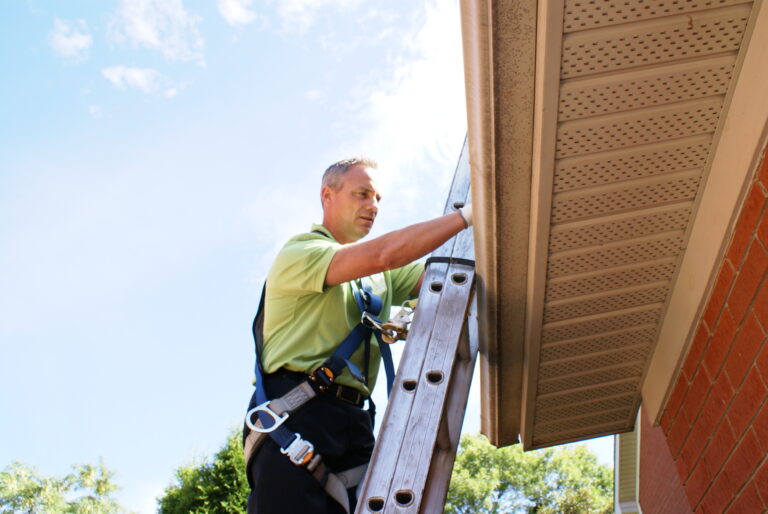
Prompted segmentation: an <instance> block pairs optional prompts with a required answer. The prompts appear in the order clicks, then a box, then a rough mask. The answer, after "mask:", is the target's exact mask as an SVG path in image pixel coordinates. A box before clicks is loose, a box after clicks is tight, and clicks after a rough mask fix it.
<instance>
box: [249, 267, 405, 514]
mask: <svg viewBox="0 0 768 514" xmlns="http://www.w3.org/2000/svg"><path fill="white" fill-rule="evenodd" d="M351 284H352V292H353V294H354V298H355V302H356V304H357V306H358V308H359V309H360V323H358V324H357V325H356V326H355V327H354V328H353V329H352V331H351V332H350V333H349V335H347V337H346V338H345V339H344V340H343V341H342V342H341V344H339V346H338V347H337V348H336V350H335V351H334V352H333V354H332V355H331V356H330V357H329V358H328V359H326V361H325V362H324V363H323V364H322V365H321V366H320V367H319V368H317V369H316V370H315V371H314V372H313V373H312V374H311V375H308V377H307V380H305V381H302V382H300V383H299V384H298V385H297V386H295V387H294V388H293V389H291V390H290V391H288V393H286V394H284V395H283V396H281V397H280V398H275V399H269V398H267V393H266V391H265V389H264V370H263V368H262V364H261V351H262V347H263V342H264V338H263V329H264V296H265V292H266V284H264V288H263V289H262V292H261V300H260V301H259V308H258V310H257V312H256V317H255V318H254V320H253V337H254V341H255V346H256V366H255V369H254V373H255V375H256V381H255V386H256V391H255V396H256V403H257V406H256V407H254V408H252V409H251V410H249V411H248V413H247V414H246V417H245V424H246V425H247V426H248V428H249V429H250V431H249V432H248V434H247V436H246V437H245V440H244V443H243V452H244V455H245V462H246V466H250V461H251V459H252V458H253V457H254V455H255V454H256V451H257V450H258V449H259V447H260V446H261V445H262V444H263V443H264V441H265V440H266V439H265V436H269V437H271V438H272V440H273V441H275V443H276V444H277V445H278V447H279V448H280V452H281V453H282V454H284V455H285V456H286V457H288V459H290V461H291V462H292V463H293V464H295V465H297V466H301V467H304V468H306V469H307V471H308V472H309V473H310V474H311V475H312V476H313V477H314V478H315V479H316V480H317V481H318V482H319V483H320V485H321V486H322V487H323V489H324V490H325V492H326V493H327V494H328V495H329V496H331V497H332V498H333V499H334V500H336V501H337V502H338V503H339V504H340V505H341V506H342V507H344V509H345V511H346V512H347V513H348V512H349V499H348V496H347V489H349V488H351V487H355V486H357V485H359V484H360V482H362V479H363V476H364V475H365V471H366V469H367V467H368V465H367V464H362V465H360V466H357V467H355V468H352V469H348V470H346V471H342V472H337V473H331V472H330V470H329V469H328V468H327V466H326V465H325V464H324V463H323V459H322V456H321V455H320V454H318V453H316V452H315V448H314V445H313V444H312V443H311V442H310V441H307V440H305V439H303V438H302V437H301V434H298V433H296V432H293V431H291V430H290V429H288V427H286V426H285V425H283V423H285V421H286V420H287V419H288V417H289V416H290V415H291V413H293V412H295V411H296V410H298V409H300V408H301V407H302V406H303V405H305V404H306V403H307V402H309V401H310V400H312V399H313V398H314V397H315V396H317V394H318V393H329V392H331V393H333V392H335V394H336V395H337V396H340V395H341V394H345V393H343V392H344V391H349V390H350V389H352V388H345V387H341V386H339V385H337V384H335V383H334V380H335V379H336V377H338V376H339V375H340V374H341V373H342V371H344V368H348V369H349V370H350V373H351V374H352V376H353V377H355V379H357V380H359V381H360V382H362V383H364V384H367V382H368V362H369V356H370V344H371V343H370V339H371V335H372V334H375V335H376V338H377V340H378V342H379V350H380V352H381V357H382V360H383V362H384V371H385V373H386V376H387V395H389V392H390V391H391V390H392V383H393V382H394V377H395V368H394V364H393V362H392V353H391V350H390V348H389V345H388V344H387V343H385V342H383V341H382V329H384V330H385V335H387V336H388V337H389V338H398V337H396V334H395V332H396V331H395V330H394V329H389V328H388V327H387V328H385V326H384V325H385V324H382V322H381V321H380V320H379V319H378V317H377V316H379V314H380V312H381V308H382V301H381V298H380V297H379V296H377V295H376V294H374V293H373V291H372V288H371V286H370V281H369V280H368V279H367V278H366V279H361V284H360V285H358V284H357V283H356V282H355V281H352V283H351ZM361 344H365V350H364V362H365V368H364V369H365V375H363V374H361V373H360V370H359V369H358V368H357V366H356V365H355V364H354V363H352V362H351V361H350V360H349V359H350V358H351V357H352V354H353V353H355V351H356V350H357V349H358V348H359V347H360V345H361ZM363 399H364V397H363V395H362V393H359V397H358V398H357V400H360V401H361V402H362V400H363ZM367 399H368V400H369V402H370V398H367ZM353 400H354V399H349V398H346V401H348V402H350V403H355V402H354V401H353ZM371 405H372V403H371ZM254 416H255V418H256V419H255V420H254ZM248 479H249V480H250V474H249V478H248ZM251 486H253V484H251Z"/></svg>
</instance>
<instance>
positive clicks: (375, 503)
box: [368, 498, 384, 512]
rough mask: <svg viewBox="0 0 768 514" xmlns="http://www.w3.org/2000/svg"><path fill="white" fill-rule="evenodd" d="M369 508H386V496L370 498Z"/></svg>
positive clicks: (374, 510)
mask: <svg viewBox="0 0 768 514" xmlns="http://www.w3.org/2000/svg"><path fill="white" fill-rule="evenodd" d="M368 508H369V509H370V510H372V511H373V512H381V511H382V510H384V498H371V499H370V500H368Z"/></svg>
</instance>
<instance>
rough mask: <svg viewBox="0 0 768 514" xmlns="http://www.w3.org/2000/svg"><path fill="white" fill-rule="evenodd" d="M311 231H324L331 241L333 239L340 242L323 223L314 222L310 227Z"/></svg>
mask: <svg viewBox="0 0 768 514" xmlns="http://www.w3.org/2000/svg"><path fill="white" fill-rule="evenodd" d="M310 231H311V232H322V233H323V234H325V235H326V236H328V237H329V238H330V239H331V241H333V242H334V243H338V241H336V238H335V237H333V234H331V231H330V230H328V229H327V228H325V227H324V226H323V225H321V224H319V223H313V224H312V228H311V229H310Z"/></svg>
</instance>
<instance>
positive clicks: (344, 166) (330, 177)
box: [323, 157, 379, 191]
mask: <svg viewBox="0 0 768 514" xmlns="http://www.w3.org/2000/svg"><path fill="white" fill-rule="evenodd" d="M358 164H359V165H362V166H365V167H366V168H373V169H378V166H379V165H378V164H377V163H376V161H374V160H373V159H369V158H367V157H350V158H349V159H342V160H340V161H339V162H335V163H333V164H331V165H330V166H328V168H327V169H326V170H325V173H323V186H328V187H330V188H331V189H333V190H334V191H338V190H339V189H341V180H342V175H344V174H345V173H346V172H347V171H349V168H351V167H352V166H357V165H358Z"/></svg>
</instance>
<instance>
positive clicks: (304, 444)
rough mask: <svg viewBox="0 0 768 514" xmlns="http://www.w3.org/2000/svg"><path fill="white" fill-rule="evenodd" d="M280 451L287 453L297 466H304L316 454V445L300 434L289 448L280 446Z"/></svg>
mask: <svg viewBox="0 0 768 514" xmlns="http://www.w3.org/2000/svg"><path fill="white" fill-rule="evenodd" d="M280 453H282V454H283V455H287V456H288V458H289V459H290V460H291V462H293V463H294V464H296V465H297V466H304V465H306V464H307V463H308V462H309V461H311V460H312V457H313V456H314V455H315V446H314V445H313V444H312V443H310V442H309V441H305V440H304V439H302V438H301V436H300V435H299V434H296V438H295V439H294V440H293V441H291V444H289V445H288V448H285V449H283V448H280Z"/></svg>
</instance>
